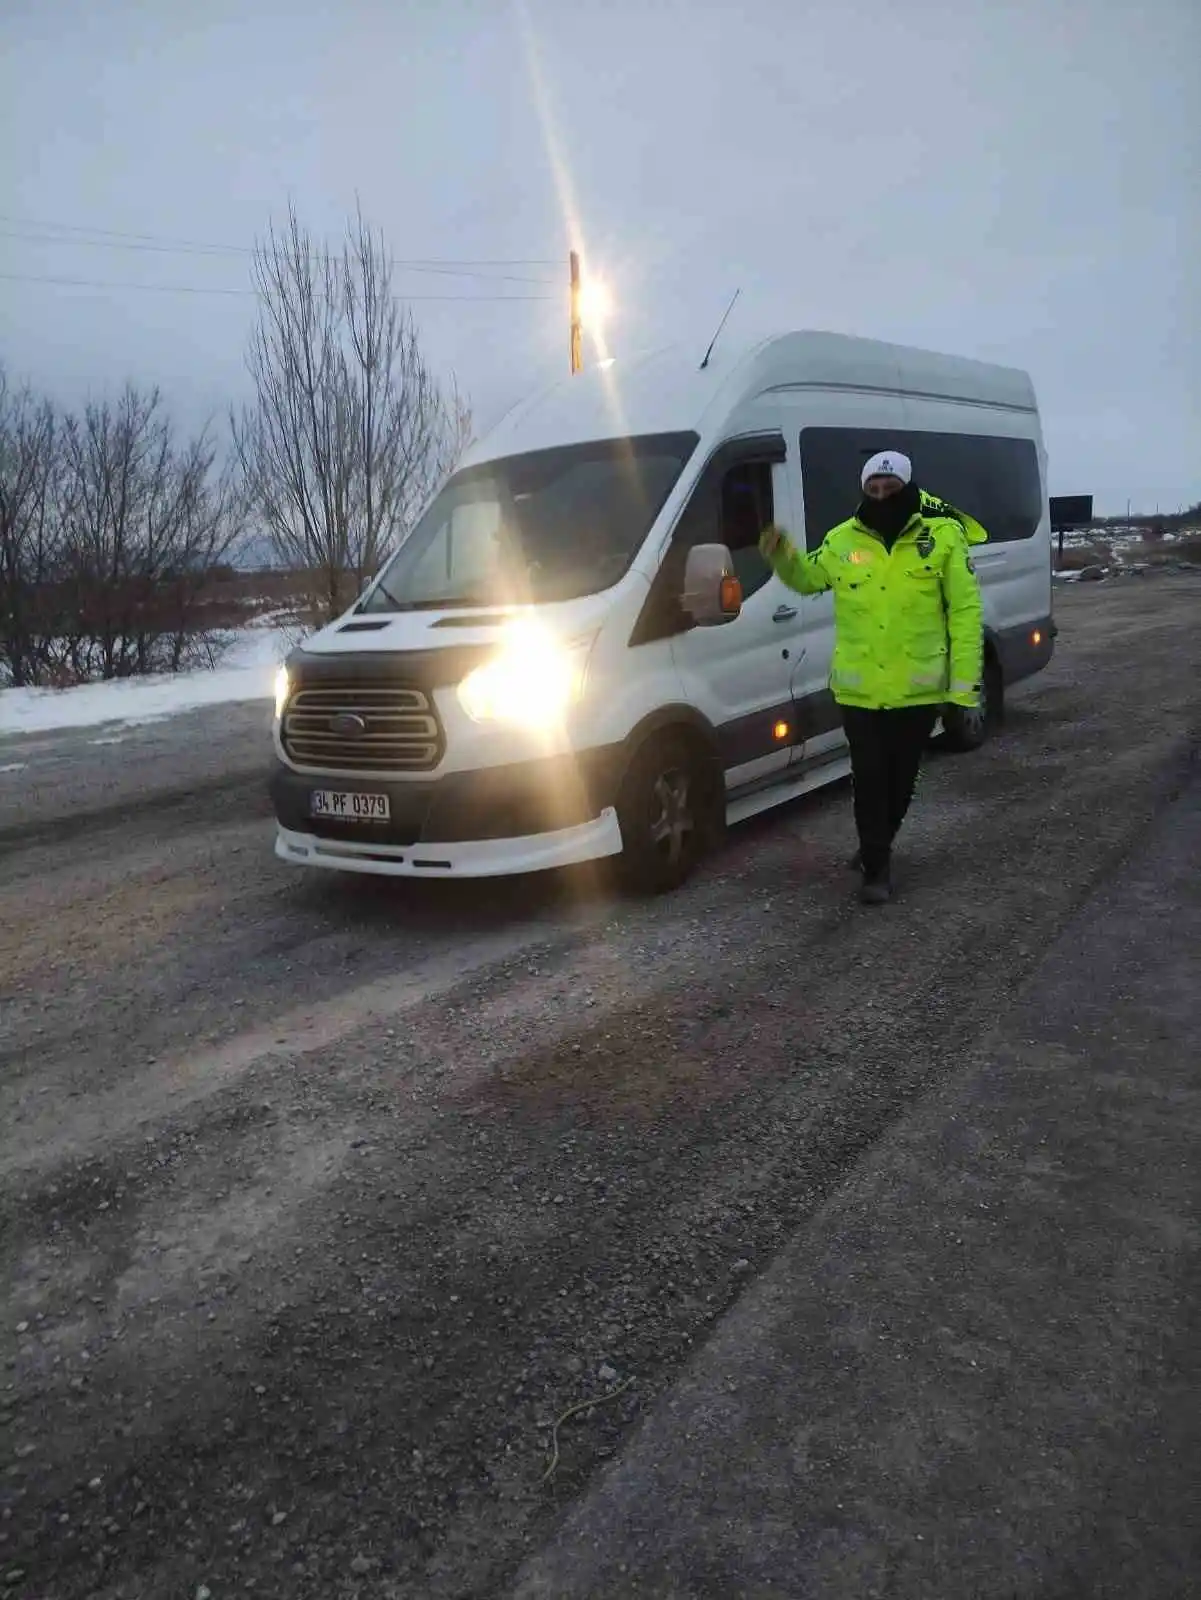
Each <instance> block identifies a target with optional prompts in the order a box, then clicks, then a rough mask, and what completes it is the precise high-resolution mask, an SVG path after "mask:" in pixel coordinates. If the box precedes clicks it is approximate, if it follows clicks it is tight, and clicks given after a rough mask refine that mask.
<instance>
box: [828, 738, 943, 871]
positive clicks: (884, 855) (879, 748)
mask: <svg viewBox="0 0 1201 1600" xmlns="http://www.w3.org/2000/svg"><path fill="white" fill-rule="evenodd" d="M937 720H938V708H937V707H936V706H906V707H905V708H904V709H903V710H900V711H863V710H861V709H860V708H859V707H858V706H843V707H842V721H843V727H844V728H845V729H846V734H847V742H848V743H849V744H850V747H851V780H852V782H853V783H854V786H855V826H856V828H857V829H858V830H859V849H860V851H861V853H862V857H863V870H864V872H865V873H866V874H867V875H868V876H869V877H870V876H873V875H874V874H877V873H880V872H883V871H884V870H885V869H886V868H887V866H888V857H889V854H890V852H891V850H892V841H893V840H894V839H895V838H896V836H897V833H898V832H899V831H900V827H901V824H902V822H904V820H905V813H906V812H907V811H908V810H909V802H910V801H911V800H912V799H913V791H914V788H915V786H916V784H917V774H918V769H919V767H920V766H921V764H922V752H923V751H924V750H925V748H926V745H927V744H928V743H929V741H930V735H931V734H932V733H933V732H934V724H935V722H936V721H937Z"/></svg>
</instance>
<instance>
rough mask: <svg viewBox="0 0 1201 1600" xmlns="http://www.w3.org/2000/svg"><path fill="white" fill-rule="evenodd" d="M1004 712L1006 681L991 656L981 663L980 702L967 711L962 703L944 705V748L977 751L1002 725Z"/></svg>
mask: <svg viewBox="0 0 1201 1600" xmlns="http://www.w3.org/2000/svg"><path fill="white" fill-rule="evenodd" d="M1004 714H1005V682H1004V679H1003V678H1002V677H1001V669H1000V667H999V666H998V665H997V663H996V662H995V661H994V660H993V658H992V657H991V656H990V657H989V658H988V660H987V661H986V662H985V663H984V694H983V697H982V701H981V704H980V705H979V706H977V707H974V708H973V709H972V710H971V711H968V710H967V709H966V708H965V707H964V706H944V707H943V709H942V726H943V733H944V736H945V738H946V743H947V748H948V749H949V750H956V751H968V750H979V748H980V746H981V745H982V744H985V743H987V741H988V739H989V737H990V735H992V734H993V733H995V732H996V730H997V729H998V728H999V727H1000V725H1001V720H1002V718H1003V717H1004Z"/></svg>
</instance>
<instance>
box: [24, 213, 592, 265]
mask: <svg viewBox="0 0 1201 1600" xmlns="http://www.w3.org/2000/svg"><path fill="white" fill-rule="evenodd" d="M0 223H3V224H4V225H5V227H6V228H15V229H36V230H37V231H38V232H39V233H41V234H47V233H49V234H50V235H51V237H50V238H49V239H48V240H47V241H46V242H48V243H55V244H57V243H60V242H61V243H63V244H69V243H75V242H78V243H80V244H98V243H99V242H100V241H101V240H112V241H114V242H120V241H123V240H124V241H128V242H130V243H131V244H134V243H136V244H139V245H144V246H147V247H150V246H154V247H157V248H159V249H162V250H166V251H168V252H179V253H182V254H187V253H193V252H195V253H197V254H204V255H208V254H212V255H239V256H252V255H254V253H255V251H254V248H253V247H252V246H250V245H243V244H215V243H213V242H212V241H211V240H209V241H206V240H200V239H172V238H170V237H169V236H166V235H163V234H155V233H122V232H119V231H117V230H116V229H113V228H91V227H84V226H81V225H80V224H79V223H74V222H42V221H35V220H34V219H32V218H30V217H13V216H8V215H3V214H0ZM58 233H65V234H80V235H87V234H90V235H94V236H95V237H93V238H90V239H86V238H80V239H79V240H78V241H75V240H71V239H63V240H61V241H60V240H59V239H58V238H57V237H55V235H56V234H58ZM559 264H560V262H559V258H558V257H557V256H509V257H500V256H496V257H487V256H478V257H477V256H445V257H438V256H428V257H427V256H416V257H404V258H403V259H402V258H400V257H396V258H395V265H397V266H404V267H413V268H419V267H420V268H425V267H430V268H435V267H436V268H451V267H557V266H558V265H559Z"/></svg>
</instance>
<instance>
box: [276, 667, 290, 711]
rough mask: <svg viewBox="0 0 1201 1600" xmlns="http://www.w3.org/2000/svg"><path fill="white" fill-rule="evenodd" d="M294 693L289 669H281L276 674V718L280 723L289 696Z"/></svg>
mask: <svg viewBox="0 0 1201 1600" xmlns="http://www.w3.org/2000/svg"><path fill="white" fill-rule="evenodd" d="M291 692H292V684H291V681H290V679H289V678H288V669H287V667H281V668H280V669H279V671H278V672H277V673H276V674H275V717H276V720H277V721H278V720H279V718H280V717H282V716H283V714H284V707H285V706H286V705H287V703H288V696H289V694H291Z"/></svg>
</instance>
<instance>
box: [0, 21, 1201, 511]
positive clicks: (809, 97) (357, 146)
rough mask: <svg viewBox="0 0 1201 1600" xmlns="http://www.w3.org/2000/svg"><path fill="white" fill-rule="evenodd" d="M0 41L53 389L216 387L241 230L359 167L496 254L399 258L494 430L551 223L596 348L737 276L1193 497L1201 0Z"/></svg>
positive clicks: (330, 196)
mask: <svg viewBox="0 0 1201 1600" xmlns="http://www.w3.org/2000/svg"><path fill="white" fill-rule="evenodd" d="M0 43H2V44H3V53H2V58H0V59H2V62H3V65H2V67H0V72H2V74H3V76H2V77H0V116H2V117H3V118H4V119H5V120H6V121H7V124H8V125H7V127H6V128H5V129H4V148H5V150H7V152H8V156H7V159H6V160H5V161H4V163H3V166H2V168H0V273H2V274H4V275H5V276H4V277H3V278H0V291H2V293H0V358H3V360H4V361H5V362H6V364H7V365H8V367H9V368H10V370H12V371H13V372H14V373H15V374H18V375H21V376H28V377H30V378H31V379H33V380H34V381H35V382H36V383H39V384H41V385H43V386H45V387H48V388H51V389H52V390H54V391H55V392H57V393H59V394H60V395H63V396H64V397H74V396H76V395H78V394H80V393H82V392H84V391H86V390H88V389H93V390H94V389H98V388H101V387H103V386H105V385H113V384H117V383H119V382H120V381H121V380H122V379H123V378H125V377H126V376H130V377H134V378H136V379H138V380H141V381H145V382H157V383H159V384H160V385H161V386H162V388H163V390H164V391H165V393H166V394H167V395H168V397H169V398H170V399H171V401H172V403H173V405H174V406H175V407H176V408H177V410H178V411H179V412H180V413H181V414H182V415H185V416H186V417H187V418H188V419H189V420H191V419H194V418H197V417H200V416H201V415H202V414H203V413H204V412H205V411H207V410H209V409H216V410H218V411H223V410H224V408H225V406H226V404H227V402H228V401H229V400H230V399H232V398H237V397H239V396H240V395H242V394H243V393H244V390H245V377H244V368H243V365H242V352H243V348H244V345H245V339H246V334H247V330H248V327H249V325H250V322H251V320H252V319H253V316H254V304H255V303H254V300H253V298H251V297H250V296H249V295H248V294H247V292H246V291H247V287H248V269H249V261H248V257H247V256H246V255H245V254H239V253H238V249H239V248H240V249H241V250H243V251H245V250H248V249H249V247H250V246H251V245H252V244H253V242H254V240H255V237H256V235H259V234H261V233H262V231H263V229H264V227H265V224H266V223H267V221H268V219H269V218H271V217H272V216H273V215H274V216H278V215H279V213H280V211H281V209H282V208H284V207H285V206H286V204H287V202H288V199H289V197H291V198H292V199H293V200H294V201H295V203H296V205H297V207H298V210H299V211H300V214H301V216H302V219H303V220H304V221H305V222H307V223H308V224H309V225H310V226H311V227H312V228H314V229H315V230H317V231H320V232H322V233H326V234H328V235H329V236H330V237H334V236H336V235H337V234H338V232H339V231H340V228H341V226H342V223H343V219H344V217H345V215H346V213H347V211H348V210H349V209H351V208H353V205H354V198H355V193H356V191H357V192H358V194H359V195H360V196H361V198H362V202H363V207H364V210H365V212H366V214H367V216H368V217H369V219H370V220H372V221H373V222H375V223H376V224H378V226H379V227H381V228H382V229H383V231H384V233H385V235H386V238H387V240H388V243H389V245H390V246H391V248H392V249H393V250H394V251H395V253H396V255H397V256H398V257H402V258H405V259H406V260H422V261H427V262H428V261H431V260H435V261H445V260H451V261H453V262H455V263H461V262H470V263H479V262H481V261H489V262H492V261H506V262H521V263H522V265H511V266H508V267H504V268H499V267H487V268H485V267H483V266H478V265H476V266H475V267H474V270H475V272H476V274H477V275H475V276H449V275H448V274H447V273H446V272H445V271H430V270H426V271H424V272H418V271H408V272H406V273H405V274H404V275H403V276H402V277H401V279H400V283H401V285H402V287H403V289H404V290H405V292H406V293H411V294H412V295H413V296H414V305H413V309H414V312H415V314H416V315H417V316H418V318H419V322H420V325H421V327H422V329H423V331H424V333H425V336H426V340H427V343H428V345H429V347H430V350H431V353H432V354H433V355H434V356H435V357H436V358H437V360H438V361H439V362H440V363H442V364H445V365H446V366H448V367H453V368H454V369H455V371H456V372H457V374H458V377H459V380H460V382H461V384H462V385H463V386H464V387H465V388H466V389H467V390H468V391H469V393H470V395H471V397H472V399H473V401H474V403H475V410H476V416H477V420H478V421H479V422H480V423H482V424H484V425H486V424H488V423H489V422H490V421H492V420H494V419H495V418H496V416H497V415H498V414H499V413H500V412H501V411H503V410H504V409H505V407H506V406H507V405H508V404H509V403H510V402H511V401H512V400H513V399H515V398H517V397H519V396H520V395H521V394H522V393H524V392H525V391H526V390H528V389H529V388H530V387H531V386H533V385H536V384H537V383H538V382H540V381H542V380H543V379H544V378H545V377H546V376H547V375H554V374H556V373H557V372H559V371H561V370H565V369H566V362H567V328H566V311H565V296H564V291H563V287H562V285H563V281H564V280H565V276H566V261H565V257H566V252H567V249H568V247H569V244H570V243H571V242H573V241H575V240H576V239H577V238H578V239H579V240H581V241H582V243H583V246H584V248H585V251H586V259H587V262H588V263H589V265H590V266H591V267H592V268H594V269H596V270H598V271H601V272H603V273H604V275H605V276H606V278H607V279H608V280H609V282H610V284H611V285H612V289H613V292H614V296H615V299H616V302H617V315H615V317H614V320H613V322H612V325H611V328H610V334H609V337H610V343H611V345H612V348H613V350H614V352H615V353H616V354H618V355H620V353H621V351H622V350H623V349H631V350H632V349H641V348H645V347H646V346H647V345H648V344H658V343H661V342H664V341H665V340H675V339H685V340H687V341H688V342H690V343H691V344H692V345H693V346H694V347H695V348H696V350H697V355H698V360H699V357H700V355H701V354H702V353H703V351H704V347H705V345H706V344H707V343H708V340H709V337H710V335H711V333H712V331H713V328H714V327H715V325H716V323H717V321H718V319H719V317H720V315H721V312H722V310H723V308H724V306H725V303H726V302H727V301H728V299H729V297H730V295H731V294H732V293H733V291H734V289H735V288H738V287H741V289H742V299H741V300H740V302H739V305H738V307H737V308H736V309H735V312H734V316H733V318H732V319H731V323H730V330H731V332H732V333H733V332H735V331H738V332H740V333H743V334H745V333H746V332H748V331H752V330H754V331H758V330H760V329H772V328H775V329H785V328H798V327H814V328H829V329H835V330H838V331H842V332H848V333H862V334H867V335H872V336H875V337H880V338H887V339H895V340H899V341H902V342H905V343H913V344H919V345H925V346H927V347H930V348H934V349H940V350H946V351H953V352H958V353H963V354H968V355H975V356H979V357H983V358H985V359H990V360H997V361H1003V362H1007V363H1012V364H1014V365H1018V366H1022V367H1025V368H1027V369H1028V370H1029V371H1030V372H1031V373H1032V374H1033V376H1034V380H1035V383H1036V385H1037V387H1038V391H1039V395H1040V400H1041V404H1042V409H1043V416H1044V426H1045V430H1046V435H1047V443H1048V449H1049V451H1050V454H1051V490H1052V492H1053V493H1073V492H1089V491H1092V492H1094V493H1095V494H1096V496H1097V497H1098V503H1099V505H1100V506H1101V508H1102V509H1124V508H1125V504H1126V500H1127V498H1130V499H1132V500H1133V501H1134V503H1135V505H1136V506H1142V507H1145V508H1153V507H1154V505H1155V504H1156V502H1158V503H1159V504H1161V505H1162V506H1164V507H1169V506H1175V505H1178V504H1179V503H1181V502H1183V501H1185V500H1189V501H1193V500H1197V499H1198V498H1201V94H1199V93H1198V88H1197V85H1198V81H1199V80H1198V63H1199V62H1201V4H1199V3H1198V0H1145V3H1144V4H1143V5H1142V6H1141V7H1140V8H1138V10H1137V11H1131V10H1130V9H1129V8H1127V7H1120V6H1117V5H1115V4H1109V3H1107V0H1004V3H1000V0H940V3H937V4H934V3H931V0H910V3H908V4H904V5H898V4H897V3H896V0H887V3H885V0H860V3H858V4H851V3H843V4H837V3H833V0H822V3H818V4H813V3H806V0H741V3H740V4H737V5H736V4H735V3H734V0H527V3H526V4H525V5H524V6H518V5H515V4H513V3H512V0H373V3H368V0H338V3H336V4H335V3H330V0H323V3H322V4H320V5H318V4H316V3H314V0H268V3H264V0H258V3H256V0H205V3H203V4H196V3H194V0H158V3H152V0H142V3H135V0H105V3H104V4H99V3H97V0H7V4H6V5H5V7H4V19H3V22H0ZM47 224H52V225H54V226H51V227H46V226H45V225H47ZM68 229H70V230H74V231H70V232H68V231H67V230H68ZM86 230H108V231H109V232H110V233H116V234H122V235H138V236H142V237H141V242H142V244H143V245H144V246H147V247H151V246H154V247H157V248H142V249H133V248H128V247H127V246H129V245H131V244H132V243H134V242H135V241H133V240H130V239H125V240H110V241H109V242H108V243H107V244H102V243H97V242H94V241H95V239H96V234H95V232H88V231H86ZM181 241H193V242H195V243H196V244H199V245H217V246H229V247H233V248H231V249H229V250H227V251H225V252H218V253H211V252H210V253H202V252H200V251H198V250H195V249H192V250H184V249H179V248H175V246H176V245H178V244H179V242H181ZM544 263H545V264H544ZM14 277H17V278H19V279H20V280H21V281H14ZM30 278H36V279H37V280H39V281H36V282H34V281H24V280H26V279H30ZM527 278H529V279H534V280H537V281H535V282H532V283H530V282H526V281H522V280H524V279H527ZM51 279H76V280H78V279H84V280H90V283H89V284H87V285H82V284H79V283H71V284H65V283H61V282H58V283H55V282H51V281H49V280H51ZM98 283H103V284H105V285H109V287H103V288H102V287H95V286H94V285H95V284H98ZM127 285H140V286H142V287H126V286H127ZM148 285H177V286H186V287H188V288H190V289H193V290H197V291H201V290H203V291H214V290H218V289H225V290H235V291H240V292H238V293H227V294H218V293H213V292H196V293H181V292H164V291H161V290H160V289H151V288H149V287H146V286H148ZM430 295H455V296H464V297H468V298H467V299H454V300H450V301H446V300H431V299H422V298H418V297H420V296H430ZM480 295H493V296H501V295H504V296H514V297H515V296H519V295H520V296H533V297H535V298H530V299H525V298H523V299H517V298H513V299H512V300H511V302H510V303H508V304H504V303H500V302H499V301H498V300H492V299H489V300H485V301H482V302H481V303H479V304H475V305H473V304H470V303H469V299H470V298H472V297H476V296H480ZM543 296H549V298H539V297H543Z"/></svg>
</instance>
